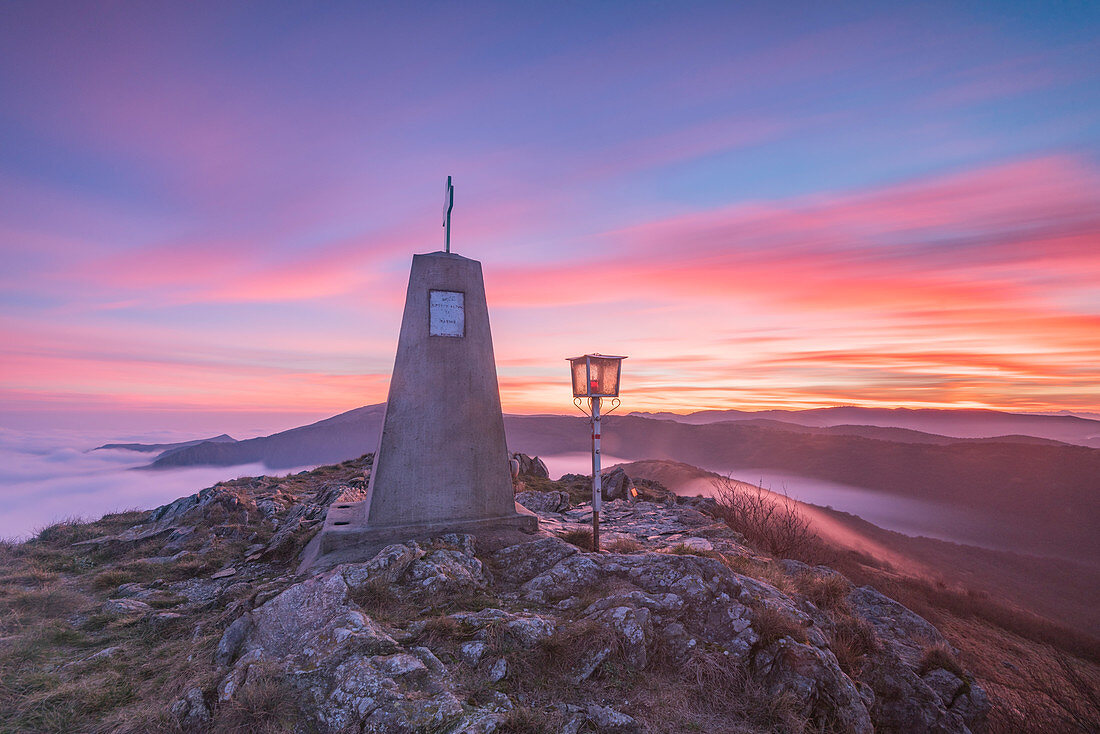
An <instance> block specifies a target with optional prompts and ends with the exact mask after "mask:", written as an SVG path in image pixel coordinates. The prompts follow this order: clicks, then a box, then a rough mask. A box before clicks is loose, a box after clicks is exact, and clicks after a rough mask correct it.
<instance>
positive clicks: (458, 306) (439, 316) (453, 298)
mask: <svg viewBox="0 0 1100 734" xmlns="http://www.w3.org/2000/svg"><path fill="white" fill-rule="evenodd" d="M465 296H466V294H465V293H461V292H456V291H428V322H429V324H430V326H429V330H428V335H429V336H466V306H465V302H464V299H465Z"/></svg>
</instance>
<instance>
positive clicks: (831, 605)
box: [794, 571, 851, 612]
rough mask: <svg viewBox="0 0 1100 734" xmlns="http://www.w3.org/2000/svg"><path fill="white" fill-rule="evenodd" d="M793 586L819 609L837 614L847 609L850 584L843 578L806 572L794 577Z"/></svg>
mask: <svg viewBox="0 0 1100 734" xmlns="http://www.w3.org/2000/svg"><path fill="white" fill-rule="evenodd" d="M794 585H795V588H796V589H798V591H799V593H801V594H802V595H803V596H805V597H806V598H807V599H809V600H810V601H811V602H813V603H814V605H815V606H817V607H818V608H819V609H825V610H828V611H838V612H843V611H847V609H848V592H849V591H850V590H851V584H850V582H849V581H848V580H847V579H845V578H844V577H843V576H839V575H835V574H818V573H814V572H812V571H806V572H803V573H799V574H796V575H795V577H794Z"/></svg>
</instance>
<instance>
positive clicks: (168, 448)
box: [92, 433, 237, 458]
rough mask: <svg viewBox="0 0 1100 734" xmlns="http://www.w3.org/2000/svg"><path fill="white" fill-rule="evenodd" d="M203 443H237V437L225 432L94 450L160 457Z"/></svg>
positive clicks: (123, 444)
mask: <svg viewBox="0 0 1100 734" xmlns="http://www.w3.org/2000/svg"><path fill="white" fill-rule="evenodd" d="M201 443H237V439H235V438H233V437H232V436H229V435H227V434H225V433H223V434H221V435H220V436H214V437H213V438H197V439H195V440H194V441H180V442H178V443H105V444H103V445H102V446H96V447H95V448H94V449H92V450H93V451H99V450H100V449H123V450H125V451H140V452H141V453H146V454H151V453H157V454H158V457H157V458H160V457H161V456H165V455H167V454H171V453H173V452H175V451H179V450H180V449H187V448H191V447H192V446H198V445H199V444H201Z"/></svg>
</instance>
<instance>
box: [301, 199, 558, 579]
mask: <svg viewBox="0 0 1100 734" xmlns="http://www.w3.org/2000/svg"><path fill="white" fill-rule="evenodd" d="M453 206H454V186H453V185H452V184H451V178H450V177H448V178H447V188H446V198H445V200H444V207H443V228H444V235H443V246H444V249H443V250H442V251H436V252H430V253H427V254H423V255H413V259H412V270H411V272H410V273H409V288H408V291H407V292H406V294H405V311H404V313H403V315H402V317H401V333H400V335H399V337H398V341H397V356H396V358H395V359H394V364H393V377H392V378H391V379H390V388H389V395H388V397H387V399H386V413H385V417H384V418H383V419H382V432H381V436H380V437H379V442H378V447H377V451H376V453H375V456H374V464H373V466H372V468H371V474H370V483H369V484H368V485H367V495H366V498H365V499H364V500H362V501H360V502H346V503H343V502H342V503H337V504H333V505H332V506H330V507H329V511H328V515H326V517H325V524H324V527H323V528H322V530H321V532H320V533H319V534H318V536H317V537H316V538H315V539H314V541H313V542H311V544H310V548H308V549H307V551H306V558H305V560H304V561H303V564H302V568H303V569H306V568H321V567H325V566H329V565H333V564H335V563H343V562H347V561H351V560H355V559H363V558H364V557H366V558H369V557H370V556H371V555H373V553H374V552H376V551H377V550H379V549H380V548H381V547H382V546H384V545H387V544H389V543H392V542H395V541H403V540H410V539H414V538H426V537H432V536H435V535H439V534H442V533H454V532H457V533H472V534H475V535H478V536H479V537H486V538H487V537H489V535H492V534H500V533H507V532H514V531H524V532H534V531H535V530H537V529H538V518H537V517H536V516H535V515H534V514H533V513H531V512H529V511H528V510H527V509H526V508H524V507H522V506H520V505H518V504H516V502H515V497H514V495H513V490H512V475H511V467H510V463H509V460H510V456H509V454H508V447H507V443H506V441H505V436H504V415H503V413H502V412H501V408H500V389H499V387H498V385H497V370H496V360H495V358H494V356H493V337H492V334H491V333H490V330H489V308H488V305H487V304H486V301H485V282H484V278H483V276H482V272H481V263H480V262H478V261H477V260H471V259H470V258H467V257H463V256H462V255H456V254H455V253H453V252H451V251H450V249H451V209H452V208H453ZM370 448H371V447H369V446H364V447H363V450H364V451H368V450H369V449H370Z"/></svg>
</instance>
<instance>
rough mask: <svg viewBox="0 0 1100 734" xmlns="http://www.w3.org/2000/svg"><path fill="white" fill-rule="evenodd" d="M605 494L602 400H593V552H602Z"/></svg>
mask: <svg viewBox="0 0 1100 734" xmlns="http://www.w3.org/2000/svg"><path fill="white" fill-rule="evenodd" d="M602 507H603V492H602V487H601V481H600V399H599V398H592V550H593V551H595V552H597V553H598V552H599V550H600V509H602Z"/></svg>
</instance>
